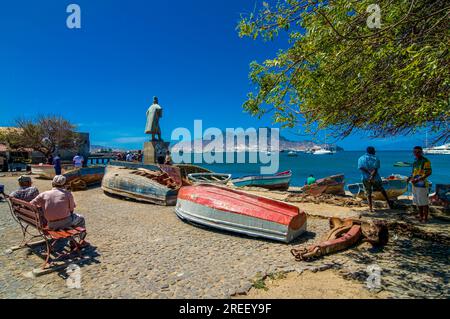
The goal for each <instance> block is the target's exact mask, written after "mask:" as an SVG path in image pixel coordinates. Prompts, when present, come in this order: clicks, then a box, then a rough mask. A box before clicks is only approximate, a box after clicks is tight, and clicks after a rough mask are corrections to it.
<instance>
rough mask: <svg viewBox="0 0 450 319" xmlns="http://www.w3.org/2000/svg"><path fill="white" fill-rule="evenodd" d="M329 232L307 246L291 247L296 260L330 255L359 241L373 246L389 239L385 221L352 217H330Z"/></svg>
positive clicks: (307, 259) (384, 243)
mask: <svg viewBox="0 0 450 319" xmlns="http://www.w3.org/2000/svg"><path fill="white" fill-rule="evenodd" d="M330 228H331V230H330V232H329V233H328V235H327V237H326V240H325V241H324V242H322V243H320V244H318V245H313V246H311V247H309V248H303V249H292V250H291V253H292V255H293V256H294V257H295V260H296V261H310V260H313V259H317V258H320V257H321V256H325V255H330V254H333V253H336V252H339V251H342V250H345V249H348V248H350V247H352V246H354V245H356V244H357V243H358V242H360V241H365V242H369V243H371V244H372V245H373V246H384V245H386V244H387V243H388V241H389V231H388V227H387V225H386V223H384V222H381V221H361V220H354V219H340V218H331V219H330Z"/></svg>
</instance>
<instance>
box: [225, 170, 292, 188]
mask: <svg viewBox="0 0 450 319" xmlns="http://www.w3.org/2000/svg"><path fill="white" fill-rule="evenodd" d="M291 178H292V172H291V171H286V172H282V173H279V174H276V175H257V176H245V177H242V178H238V179H234V180H233V184H234V186H236V187H260V188H265V189H270V190H283V191H285V190H288V189H289V185H290V183H291Z"/></svg>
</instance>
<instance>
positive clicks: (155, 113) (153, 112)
mask: <svg viewBox="0 0 450 319" xmlns="http://www.w3.org/2000/svg"><path fill="white" fill-rule="evenodd" d="M162 110H163V109H162V107H161V106H160V105H159V104H158V98H157V97H156V96H155V97H154V98H153V105H152V106H150V108H149V109H148V111H147V124H146V126H145V134H151V135H152V141H156V140H158V141H162V139H161V128H160V127H159V119H160V118H162ZM155 136H158V139H156V138H155Z"/></svg>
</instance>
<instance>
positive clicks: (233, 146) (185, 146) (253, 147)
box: [172, 130, 344, 152]
mask: <svg viewBox="0 0 450 319" xmlns="http://www.w3.org/2000/svg"><path fill="white" fill-rule="evenodd" d="M268 132H269V134H268V137H267V142H268V145H269V146H268V149H269V150H270V151H300V152H304V151H308V150H313V149H319V148H324V149H332V150H337V151H343V150H344V149H343V148H341V147H339V146H336V145H331V144H318V143H315V142H312V141H291V140H289V139H287V138H285V137H283V136H280V138H279V147H278V148H277V147H276V146H275V145H274V146H273V147H272V145H271V136H270V130H269V131H268ZM227 141H229V143H227ZM196 143H197V144H198V145H201V147H202V150H203V152H209V151H211V150H212V149H214V147H216V148H217V147H222V149H223V150H224V151H225V152H245V151H249V152H258V151H259V147H258V143H257V142H256V143H255V142H254V141H250V139H249V138H248V136H245V135H244V134H238V135H237V136H235V135H234V134H230V135H227V134H226V133H223V135H222V137H221V138H217V139H215V140H213V141H203V140H195V141H188V142H179V143H176V144H175V145H173V147H172V152H179V151H181V150H183V151H184V152H194V150H195V145H196Z"/></svg>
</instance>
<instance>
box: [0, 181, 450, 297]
mask: <svg viewBox="0 0 450 319" xmlns="http://www.w3.org/2000/svg"><path fill="white" fill-rule="evenodd" d="M35 183H36V186H38V188H39V189H40V190H41V191H43V190H45V189H48V187H49V182H48V181H39V180H36V181H35ZM0 184H5V185H6V189H7V190H8V191H11V190H13V189H14V188H15V184H16V182H15V178H9V177H4V178H0ZM75 199H76V201H77V203H78V208H77V212H78V213H81V214H83V215H84V216H85V217H86V220H87V229H88V240H89V241H90V242H91V243H92V245H93V246H95V247H96V248H95V250H94V249H93V250H90V251H89V253H91V254H92V255H95V254H97V255H98V256H97V257H95V258H94V259H95V261H94V262H92V263H90V264H86V265H83V266H82V289H79V290H76V289H68V288H67V287H66V283H65V280H64V275H65V273H64V272H62V273H53V274H49V275H45V276H42V277H38V278H29V277H27V276H26V274H27V273H28V272H29V271H30V270H32V269H33V268H37V267H38V266H39V265H40V264H41V262H42V261H41V259H39V258H38V257H36V256H35V255H33V254H30V253H29V252H28V251H27V250H22V251H17V252H14V253H12V254H10V253H8V252H7V249H8V248H10V247H11V246H14V245H17V244H18V243H19V242H20V240H21V233H20V229H19V227H18V226H17V225H16V224H15V222H14V221H13V220H12V218H11V216H10V214H9V210H8V206H7V205H6V204H5V203H0V298H36V297H37V298H229V297H231V296H233V295H235V294H243V293H245V292H247V291H248V290H249V289H250V287H251V285H252V280H253V279H254V278H255V277H257V275H259V276H265V275H266V274H270V273H276V272H287V271H299V272H301V271H303V270H304V269H311V270H313V271H318V270H324V269H328V268H335V269H337V270H338V271H340V272H341V273H342V275H343V276H346V277H347V278H349V279H352V280H353V279H356V280H358V281H360V282H362V283H364V281H365V280H366V278H367V273H366V268H367V265H370V264H373V263H377V264H378V265H379V266H380V267H381V268H382V269H383V273H382V276H383V277H382V288H384V289H386V290H387V291H388V292H392V296H393V297H406V298H411V297H424V296H429V297H446V298H448V297H449V296H450V293H449V284H448V276H449V263H448V256H449V254H448V252H449V251H448V247H447V246H442V245H437V244H433V243H431V242H428V241H420V240H416V239H414V240H410V239H408V238H404V237H401V238H400V237H398V238H397V237H396V239H395V240H394V241H392V243H391V244H389V245H388V246H387V247H386V248H384V249H383V250H382V251H373V250H372V249H369V248H368V247H366V246H365V245H361V246H360V247H359V248H357V249H355V250H350V251H347V252H344V253H342V254H338V255H334V256H329V257H327V258H325V259H322V260H320V261H316V262H313V263H297V262H295V261H294V258H293V257H292V256H291V254H290V249H291V248H293V246H297V247H298V245H311V244H313V243H318V242H319V241H320V240H321V239H322V238H323V236H324V235H325V234H326V233H327V232H328V230H329V226H328V221H327V220H326V219H320V218H310V219H309V220H308V230H309V232H308V233H307V234H306V235H305V236H303V237H302V238H301V239H300V241H299V242H297V243H294V245H285V244H279V243H275V242H270V241H263V240H255V239H250V238H247V237H240V236H235V235H231V234H228V233H222V232H214V231H210V230H206V229H202V228H199V227H193V226H191V225H189V224H186V223H183V222H181V221H180V220H178V219H177V217H176V215H175V214H174V212H173V207H160V206H153V205H147V204H141V203H136V202H129V201H123V200H119V199H116V198H112V197H108V196H106V195H104V194H103V192H102V191H101V189H99V188H96V189H91V190H89V191H86V192H78V193H75Z"/></svg>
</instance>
